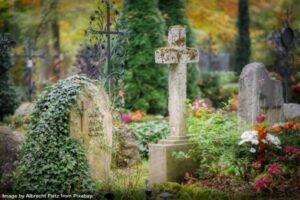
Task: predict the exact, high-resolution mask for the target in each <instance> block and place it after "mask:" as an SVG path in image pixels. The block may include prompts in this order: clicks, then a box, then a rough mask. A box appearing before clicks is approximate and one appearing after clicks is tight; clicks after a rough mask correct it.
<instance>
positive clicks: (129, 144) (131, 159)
mask: <svg viewBox="0 0 300 200" xmlns="http://www.w3.org/2000/svg"><path fill="white" fill-rule="evenodd" d="M114 146H115V149H116V154H115V162H116V164H117V165H118V167H130V166H132V165H134V164H136V163H137V162H138V161H139V160H140V153H139V148H138V145H137V143H136V140H135V134H134V128H133V127H130V126H128V125H126V124H124V123H120V124H119V126H117V127H114Z"/></svg>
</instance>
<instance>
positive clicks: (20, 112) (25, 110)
mask: <svg viewBox="0 0 300 200" xmlns="http://www.w3.org/2000/svg"><path fill="white" fill-rule="evenodd" d="M34 106H35V104H34V103H30V102H25V103H22V104H21V105H20V106H19V107H18V108H17V109H16V111H15V114H14V115H15V116H29V115H31V113H32V112H33V109H34Z"/></svg>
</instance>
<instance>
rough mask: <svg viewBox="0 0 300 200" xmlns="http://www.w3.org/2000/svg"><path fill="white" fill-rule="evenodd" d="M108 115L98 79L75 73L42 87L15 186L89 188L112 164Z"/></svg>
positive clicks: (65, 190)
mask: <svg viewBox="0 0 300 200" xmlns="http://www.w3.org/2000/svg"><path fill="white" fill-rule="evenodd" d="M111 143H112V119H111V113H110V111H109V99H108V96H107V95H106V93H105V91H104V88H103V87H102V86H101V85H100V83H99V82H98V81H93V80H90V79H88V78H86V77H83V76H73V77H70V78H67V79H65V80H62V81H60V82H58V83H57V84H55V85H54V86H53V87H52V88H48V89H47V90H46V91H44V92H43V94H42V96H41V97H40V99H39V100H38V102H37V104H36V106H35V109H34V112H33V114H32V115H31V122H30V128H29V131H28V134H27V138H26V141H25V143H24V145H23V147H22V150H21V155H22V156H21V159H20V161H19V163H18V166H17V171H16V184H15V190H16V191H17V192H20V193H24V192H26V193H30V192H31V193H59V192H60V193H92V192H93V191H94V190H95V184H94V182H95V181H102V182H106V181H107V179H108V174H109V170H110V162H111V152H110V146H111Z"/></svg>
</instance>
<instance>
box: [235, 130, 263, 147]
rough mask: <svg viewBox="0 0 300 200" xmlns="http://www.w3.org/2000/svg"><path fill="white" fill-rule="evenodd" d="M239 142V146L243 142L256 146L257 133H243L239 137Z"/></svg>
mask: <svg viewBox="0 0 300 200" xmlns="http://www.w3.org/2000/svg"><path fill="white" fill-rule="evenodd" d="M241 139H242V140H241V141H240V142H239V145H241V144H244V143H245V142H249V143H251V144H253V145H258V139H257V131H245V132H244V133H243V134H242V135H241Z"/></svg>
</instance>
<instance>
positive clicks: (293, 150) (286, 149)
mask: <svg viewBox="0 0 300 200" xmlns="http://www.w3.org/2000/svg"><path fill="white" fill-rule="evenodd" d="M284 150H285V151H286V152H290V153H295V152H296V151H297V150H296V149H295V148H294V147H292V146H289V145H286V146H285V147H284Z"/></svg>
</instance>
